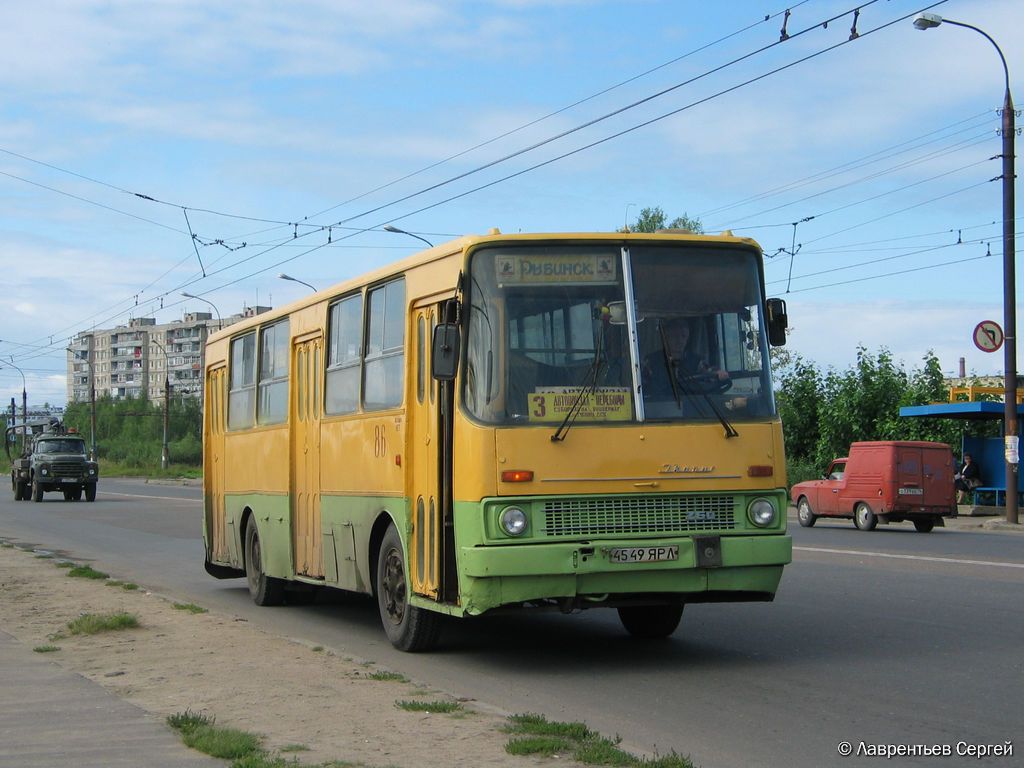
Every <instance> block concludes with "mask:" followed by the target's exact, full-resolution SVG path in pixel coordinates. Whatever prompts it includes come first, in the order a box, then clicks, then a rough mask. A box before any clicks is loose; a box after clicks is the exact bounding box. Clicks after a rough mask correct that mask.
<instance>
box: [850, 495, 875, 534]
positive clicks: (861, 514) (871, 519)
mask: <svg viewBox="0 0 1024 768" xmlns="http://www.w3.org/2000/svg"><path fill="white" fill-rule="evenodd" d="M853 524H854V525H856V526H857V527H858V528H860V530H862V531H873V530H875V526H876V525H878V518H877V517H875V513H874V512H872V511H871V507H869V506H868V505H867V504H865V503H864V502H863V501H862V502H861V503H860V504H858V505H857V508H856V509H854V510H853Z"/></svg>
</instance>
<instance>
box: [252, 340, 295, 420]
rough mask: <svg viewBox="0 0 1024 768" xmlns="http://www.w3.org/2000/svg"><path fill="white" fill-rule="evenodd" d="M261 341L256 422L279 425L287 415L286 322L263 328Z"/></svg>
mask: <svg viewBox="0 0 1024 768" xmlns="http://www.w3.org/2000/svg"><path fill="white" fill-rule="evenodd" d="M260 341H261V344H260V380H259V387H258V389H259V401H258V407H257V414H256V416H257V421H258V422H259V423H260V424H280V423H281V422H283V421H286V420H287V418H288V345H289V341H290V336H289V333H288V321H287V320H284V321H282V322H280V323H274V324H273V325H270V326H267V327H266V328H264V329H263V330H262V331H261V332H260Z"/></svg>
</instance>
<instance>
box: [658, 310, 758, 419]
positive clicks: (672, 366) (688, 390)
mask: <svg viewBox="0 0 1024 768" xmlns="http://www.w3.org/2000/svg"><path fill="white" fill-rule="evenodd" d="M658 331H659V332H660V333H661V351H662V352H663V353H664V356H665V367H666V368H667V369H668V380H669V383H670V384H671V385H672V394H673V395H675V398H676V406H677V407H678V408H679V410H680V411H682V410H683V401H682V398H681V397H680V395H679V390H680V389H682V390H683V394H685V395H686V396H687V397H691V398H692V397H693V396H694V395H695V394H700V395H701V396H702V397H703V398H704V402H705V403H707V404H708V407H709V408H711V411H712V413H714V414H715V416H717V417H718V421H719V422H720V423H721V425H722V428H723V429H725V437H726V439H728V438H730V437H739V436H740V433H739V432H737V431H736V428H735V427H733V425H732V424H731V423H730V422H729V420H728V419H727V418H726V417H725V414H724V413H722V411H721V410H720V409H719V408H718V406H717V405H716V404H715V401H714V400H712V399H711V395H709V394H708V393H707V392H705V391H704V390H703V389H700V388H699V387H697V388H694V387H690V386H688V384H684V383H683V379H685V378H686V377H685V375H684V376H682V377H678V378H677V377H676V361H675V359H674V358H673V357H672V353H671V352H669V351H668V340H667V339H666V338H665V326H664V324H662V323H658Z"/></svg>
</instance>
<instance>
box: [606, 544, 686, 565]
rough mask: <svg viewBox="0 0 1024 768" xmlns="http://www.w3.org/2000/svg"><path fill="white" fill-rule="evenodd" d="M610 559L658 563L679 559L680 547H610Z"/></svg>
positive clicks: (618, 561)
mask: <svg viewBox="0 0 1024 768" xmlns="http://www.w3.org/2000/svg"><path fill="white" fill-rule="evenodd" d="M608 559H609V560H611V561H612V562H613V563H656V562H658V561H662V560H678V559H679V547H677V546H674V547H622V548H619V549H609V550H608Z"/></svg>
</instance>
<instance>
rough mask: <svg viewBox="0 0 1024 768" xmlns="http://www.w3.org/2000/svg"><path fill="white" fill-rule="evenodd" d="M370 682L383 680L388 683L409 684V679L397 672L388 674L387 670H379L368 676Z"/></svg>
mask: <svg viewBox="0 0 1024 768" xmlns="http://www.w3.org/2000/svg"><path fill="white" fill-rule="evenodd" d="M367 677H368V678H369V679H370V680H381V681H384V682H388V683H408V682H409V678H408V677H406V676H405V675H400V674H398V673H397V672H388V671H387V670H383V669H381V670H378V671H376V672H371V673H370V674H368V675H367Z"/></svg>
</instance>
